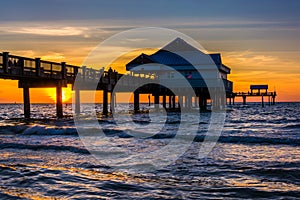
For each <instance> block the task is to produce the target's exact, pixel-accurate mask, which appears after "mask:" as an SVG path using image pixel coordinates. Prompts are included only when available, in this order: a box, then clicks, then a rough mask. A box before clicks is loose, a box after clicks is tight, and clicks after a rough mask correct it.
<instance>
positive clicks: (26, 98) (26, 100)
mask: <svg viewBox="0 0 300 200" xmlns="http://www.w3.org/2000/svg"><path fill="white" fill-rule="evenodd" d="M23 102H24V117H25V118H27V119H28V118H30V95H29V88H28V87H26V88H23Z"/></svg>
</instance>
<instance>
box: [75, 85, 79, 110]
mask: <svg viewBox="0 0 300 200" xmlns="http://www.w3.org/2000/svg"><path fill="white" fill-rule="evenodd" d="M75 114H76V115H79V114H80V90H78V89H76V90H75Z"/></svg>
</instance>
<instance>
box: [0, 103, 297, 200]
mask: <svg viewBox="0 0 300 200" xmlns="http://www.w3.org/2000/svg"><path fill="white" fill-rule="evenodd" d="M131 106H132V105H131ZM71 107H72V105H70V104H66V105H64V114H65V116H66V117H65V118H63V119H56V117H55V105H53V104H33V105H32V107H31V110H32V119H30V120H26V119H23V118H22V117H23V115H22V113H23V105H22V104H1V105H0V109H1V111H0V199H299V198H300V103H277V104H276V105H274V106H265V107H264V108H262V107H261V104H260V103H249V104H248V105H246V106H243V105H241V104H236V105H233V106H231V107H230V109H228V111H227V113H226V119H225V123H224V127H223V130H222V133H221V135H220V137H219V138H218V142H217V143H216V145H215V146H214V147H213V149H212V150H211V152H210V153H209V154H208V155H206V156H205V157H199V156H197V155H198V153H199V146H200V145H201V144H202V142H203V137H204V136H203V134H204V132H205V130H206V129H207V128H209V122H210V115H211V113H209V112H207V113H203V114H201V117H200V122H199V124H197V126H199V129H198V130H197V135H196V136H195V138H194V140H193V141H192V143H191V145H190V146H189V148H188V149H187V151H186V152H182V153H183V154H182V155H180V156H179V157H178V159H176V161H175V162H173V163H170V164H169V165H167V166H164V167H162V168H159V169H155V170H152V171H143V170H141V171H131V170H127V171H126V170H118V169H116V168H113V167H111V166H109V165H107V163H105V162H104V161H103V162H102V161H101V159H99V158H97V157H95V156H94V155H92V154H91V153H90V152H89V151H88V150H87V148H86V146H85V145H84V143H83V142H82V140H81V137H80V136H78V134H77V131H76V126H75V125H74V120H73V117H72V108H71ZM141 107H142V108H146V107H147V105H146V104H143V105H141ZM124 108H125V105H122V104H119V105H117V107H116V112H121V111H122V110H124ZM95 109H96V110H97V111H98V112H100V110H101V105H96V107H95ZM83 112H90V111H89V110H88V109H87V110H85V109H84V110H83ZM128 115H130V114H128ZM184 115H186V116H185V118H188V117H190V118H193V117H194V115H192V114H191V116H189V113H184ZM160 117H161V119H160ZM157 118H158V119H154V121H155V120H156V122H157V123H152V126H150V127H151V128H148V129H149V130H147V128H145V130H147V131H148V132H151V131H153V130H155V128H156V126H160V127H161V126H162V123H163V128H161V129H160V131H159V133H158V134H154V135H153V136H152V137H145V138H139V139H136V138H135V137H130V134H128V133H130V132H131V131H133V130H132V129H134V130H135V131H136V130H137V127H135V126H132V122H131V123H129V122H127V121H123V123H122V125H121V126H115V125H114V122H113V118H112V117H111V116H109V117H101V116H100V119H99V124H101V126H103V127H105V130H106V131H105V133H106V136H107V138H108V139H107V140H105V141H102V143H101V147H102V148H104V149H105V148H107V149H108V151H109V149H110V148H111V145H112V144H113V145H115V146H122V145H124V144H125V143H126V145H128V144H130V145H131V146H130V148H129V149H134V150H135V151H136V152H141V151H146V150H147V151H154V150H155V149H157V148H158V146H157V144H159V145H163V144H168V143H169V142H170V141H171V140H172V139H173V137H174V134H176V130H178V124H180V123H181V120H182V116H181V115H180V114H178V113H170V116H169V118H168V119H169V120H167V121H166V122H165V121H164V118H163V116H157ZM132 119H134V120H135V123H136V124H138V125H139V124H143V123H145V125H147V123H150V122H151V121H150V122H149V121H147V120H148V119H149V118H147V116H146V117H145V114H136V115H135V116H134V117H132ZM145 127H147V126H145ZM141 130H143V128H141ZM186 131H187V132H188V128H187V129H186ZM154 132H155V131H154ZM141 144H147V148H146V150H145V149H144V148H145V147H143V146H142V145H141Z"/></svg>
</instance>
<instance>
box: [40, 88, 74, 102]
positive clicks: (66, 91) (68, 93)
mask: <svg viewBox="0 0 300 200" xmlns="http://www.w3.org/2000/svg"><path fill="white" fill-rule="evenodd" d="M46 93H47V95H48V96H49V97H50V99H52V100H53V102H54V103H56V89H55V88H47V89H46ZM71 98H72V88H71V86H70V85H68V87H67V88H63V89H62V101H63V103H70V102H71Z"/></svg>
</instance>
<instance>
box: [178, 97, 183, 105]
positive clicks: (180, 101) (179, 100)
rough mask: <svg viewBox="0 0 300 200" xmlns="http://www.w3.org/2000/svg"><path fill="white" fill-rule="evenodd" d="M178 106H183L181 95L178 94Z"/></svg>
mask: <svg viewBox="0 0 300 200" xmlns="http://www.w3.org/2000/svg"><path fill="white" fill-rule="evenodd" d="M178 102H179V107H180V108H183V96H178Z"/></svg>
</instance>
